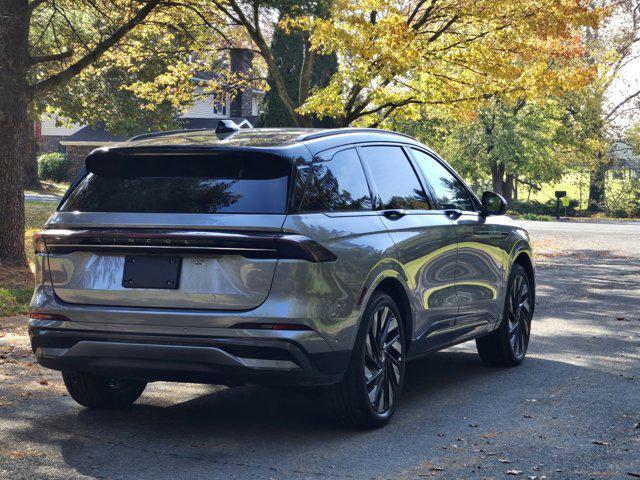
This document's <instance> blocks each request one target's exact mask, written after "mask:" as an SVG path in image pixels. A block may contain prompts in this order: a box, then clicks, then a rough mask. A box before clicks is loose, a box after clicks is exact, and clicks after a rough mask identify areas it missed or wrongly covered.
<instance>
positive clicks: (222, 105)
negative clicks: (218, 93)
mask: <svg viewBox="0 0 640 480" xmlns="http://www.w3.org/2000/svg"><path fill="white" fill-rule="evenodd" d="M213 113H214V114H216V115H226V114H227V104H226V102H221V101H220V100H215V101H214V102H213Z"/></svg>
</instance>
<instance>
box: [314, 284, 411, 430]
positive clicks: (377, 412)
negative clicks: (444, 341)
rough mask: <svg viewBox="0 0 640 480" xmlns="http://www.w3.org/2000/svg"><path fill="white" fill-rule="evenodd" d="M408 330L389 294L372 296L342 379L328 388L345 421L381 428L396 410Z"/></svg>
mask: <svg viewBox="0 0 640 480" xmlns="http://www.w3.org/2000/svg"><path fill="white" fill-rule="evenodd" d="M405 345H406V343H405V333H404V329H403V323H402V317H401V316H400V311H399V309H398V307H397V305H396V303H395V302H394V301H393V299H392V298H391V297H390V296H389V295H387V294H386V293H382V292H376V293H374V294H373V296H372V297H371V299H370V301H369V303H368V304H367V307H366V308H365V311H364V315H363V317H362V322H361V325H360V329H359V331H358V335H357V337H356V341H355V344H354V347H353V351H352V355H351V361H350V363H349V367H348V368H347V372H346V373H345V376H344V378H343V379H342V381H341V382H340V383H338V384H336V385H332V386H330V387H327V389H326V392H327V393H328V396H329V399H330V401H331V402H332V404H333V407H334V410H335V412H336V414H337V416H338V418H340V419H341V420H342V421H343V423H346V424H349V425H352V426H355V427H359V428H375V427H381V426H382V425H384V424H385V423H387V422H388V421H389V419H390V418H391V417H392V416H393V414H394V413H395V410H396V407H397V405H398V401H399V399H400V394H401V392H402V385H403V382H404V366H405Z"/></svg>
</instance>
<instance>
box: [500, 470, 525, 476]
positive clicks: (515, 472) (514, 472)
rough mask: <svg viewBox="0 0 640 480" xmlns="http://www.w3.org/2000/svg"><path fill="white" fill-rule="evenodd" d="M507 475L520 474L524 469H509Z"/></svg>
mask: <svg viewBox="0 0 640 480" xmlns="http://www.w3.org/2000/svg"><path fill="white" fill-rule="evenodd" d="M504 473H506V474H507V475H520V474H521V473H522V470H507V471H506V472H504Z"/></svg>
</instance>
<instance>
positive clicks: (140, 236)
mask: <svg viewBox="0 0 640 480" xmlns="http://www.w3.org/2000/svg"><path fill="white" fill-rule="evenodd" d="M39 239H41V240H43V243H44V248H45V251H46V252H48V253H70V252H76V251H94V252H114V253H125V252H136V253H143V252H145V253H172V254H173V253H198V254H212V255H224V254H227V255H242V256H244V257H247V258H283V259H299V260H307V261H309V262H313V263H319V262H332V261H334V260H336V258H337V257H336V256H335V255H334V254H333V253H332V252H330V251H329V250H327V249H326V248H325V247H323V246H322V245H320V244H319V243H318V242H316V241H314V240H312V239H310V238H308V237H305V236H304V235H296V234H275V233H262V232H212V231H185V230H145V229H136V230H133V229H131V230H118V229H84V230H58V229H49V230H43V231H42V232H40V236H39ZM34 240H35V237H34Z"/></svg>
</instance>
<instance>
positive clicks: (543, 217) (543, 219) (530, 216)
mask: <svg viewBox="0 0 640 480" xmlns="http://www.w3.org/2000/svg"><path fill="white" fill-rule="evenodd" d="M518 219H519V220H537V221H539V222H548V221H549V220H551V217H550V216H549V215H539V214H537V213H525V214H523V215H520V216H519V217H518Z"/></svg>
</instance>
